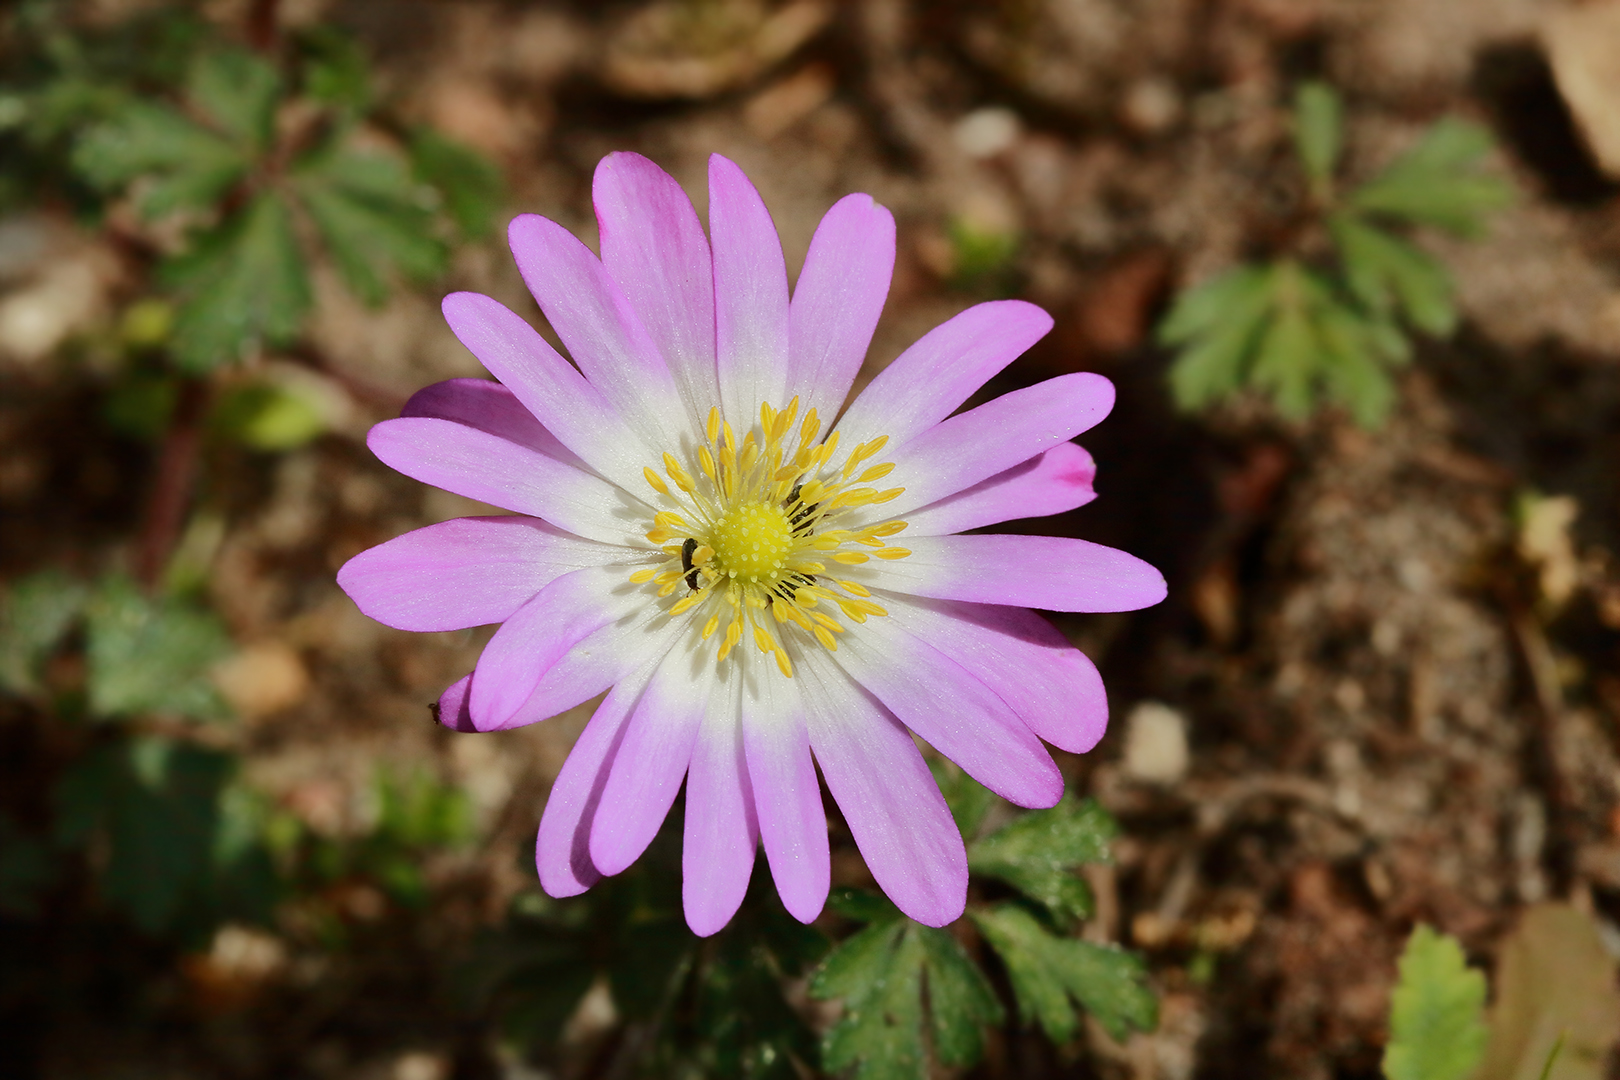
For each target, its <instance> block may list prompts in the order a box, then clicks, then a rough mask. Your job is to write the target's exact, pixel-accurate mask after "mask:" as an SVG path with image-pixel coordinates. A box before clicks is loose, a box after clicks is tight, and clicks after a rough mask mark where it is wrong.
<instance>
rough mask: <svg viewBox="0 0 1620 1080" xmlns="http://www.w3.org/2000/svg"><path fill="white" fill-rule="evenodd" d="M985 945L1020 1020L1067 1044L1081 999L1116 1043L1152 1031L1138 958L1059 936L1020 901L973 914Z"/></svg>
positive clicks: (1150, 1003)
mask: <svg viewBox="0 0 1620 1080" xmlns="http://www.w3.org/2000/svg"><path fill="white" fill-rule="evenodd" d="M973 921H974V923H975V924H976V925H977V926H978V928H979V930H980V932H981V933H983V934H984V937H985V940H986V941H988V942H989V943H990V946H991V947H992V948H994V949H995V950H996V952H997V953H998V954H999V955H1000V956H1001V959H1002V961H1003V962H1004V963H1005V964H1006V965H1007V974H1008V975H1009V976H1010V977H1011V979H1012V984H1013V992H1014V994H1016V995H1017V998H1018V1012H1019V1015H1020V1016H1021V1017H1022V1018H1023V1019H1024V1021H1025V1022H1026V1023H1027V1022H1032V1021H1033V1022H1038V1023H1039V1024H1040V1025H1041V1029H1042V1030H1043V1031H1045V1032H1046V1035H1047V1037H1048V1038H1050V1039H1051V1040H1052V1041H1053V1042H1056V1043H1065V1042H1068V1041H1069V1040H1070V1039H1072V1038H1074V1037H1075V1035H1076V1034H1078V1032H1079V1024H1080V1017H1079V1014H1078V1013H1077V1012H1076V1010H1075V1008H1074V1002H1079V1003H1080V1004H1081V1005H1082V1006H1084V1007H1085V1009H1086V1010H1087V1011H1088V1012H1090V1013H1091V1014H1092V1015H1093V1016H1095V1017H1096V1018H1097V1020H1098V1021H1099V1022H1100V1023H1101V1024H1102V1025H1103V1027H1104V1028H1106V1029H1107V1031H1108V1033H1109V1034H1110V1035H1112V1036H1114V1038H1116V1039H1124V1038H1125V1037H1126V1035H1128V1034H1129V1033H1130V1031H1131V1029H1132V1028H1135V1029H1136V1030H1139V1031H1151V1030H1152V1029H1153V1028H1154V1027H1155V1026H1156V1025H1157V1024H1158V1022H1159V1005H1158V1000H1157V999H1156V998H1155V997H1154V996H1153V991H1152V990H1151V989H1149V988H1148V986H1147V983H1146V974H1147V968H1146V965H1144V964H1143V963H1142V961H1141V959H1140V958H1138V957H1135V956H1132V955H1131V954H1130V953H1127V952H1124V951H1123V950H1120V949H1117V948H1114V947H1113V946H1108V945H1093V944H1092V943H1090V942H1088V941H1080V940H1078V939H1076V938H1068V937H1059V936H1057V935H1055V934H1053V933H1052V932H1051V931H1049V930H1048V929H1047V928H1046V927H1044V926H1042V925H1041V923H1040V922H1039V920H1037V919H1036V918H1035V917H1034V916H1033V915H1031V914H1030V913H1029V911H1028V910H1026V909H1025V908H1023V907H1021V906H1020V905H1018V904H1001V905H998V906H996V907H993V908H985V909H981V910H977V911H974V912H973Z"/></svg>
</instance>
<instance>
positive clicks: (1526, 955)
mask: <svg viewBox="0 0 1620 1080" xmlns="http://www.w3.org/2000/svg"><path fill="white" fill-rule="evenodd" d="M1560 1038H1562V1039H1563V1043H1564V1045H1563V1049H1562V1051H1560V1053H1559V1054H1558V1058H1557V1060H1555V1061H1554V1062H1553V1063H1552V1067H1551V1069H1550V1071H1548V1072H1547V1076H1548V1078H1549V1080H1602V1078H1603V1077H1606V1076H1608V1075H1609V1074H1608V1071H1607V1069H1606V1068H1605V1062H1606V1061H1607V1060H1608V1058H1609V1055H1610V1053H1611V1051H1612V1050H1613V1048H1614V1046H1615V1043H1616V1040H1617V1039H1620V991H1617V990H1616V989H1615V959H1614V956H1613V954H1612V953H1610V952H1609V951H1608V949H1607V948H1606V947H1605V945H1604V942H1603V939H1602V936H1601V935H1600V934H1599V933H1598V928H1597V926H1596V925H1594V923H1593V921H1592V917H1591V916H1590V915H1587V914H1585V913H1583V912H1581V911H1578V910H1576V909H1575V908H1573V907H1571V906H1569V905H1568V904H1537V905H1534V906H1532V907H1531V908H1529V909H1528V910H1527V911H1525V913H1524V915H1523V917H1522V918H1521V919H1520V921H1519V925H1518V927H1516V928H1515V929H1514V931H1513V933H1511V934H1510V935H1508V938H1507V940H1506V941H1504V942H1503V943H1502V949H1501V953H1500V956H1499V959H1498V961H1497V965H1496V1003H1495V1005H1494V1006H1493V1007H1492V1009H1491V1013H1490V1038H1489V1040H1488V1042H1487V1043H1486V1049H1485V1056H1484V1061H1483V1062H1482V1063H1481V1065H1480V1067H1479V1071H1478V1072H1477V1073H1475V1074H1474V1075H1473V1077H1471V1078H1470V1080H1536V1078H1537V1077H1538V1076H1540V1075H1541V1073H1542V1071H1543V1070H1544V1069H1545V1068H1546V1065H1547V1058H1548V1055H1549V1054H1550V1053H1551V1052H1552V1049H1553V1047H1554V1046H1555V1045H1556V1044H1557V1042H1558V1041H1559V1040H1560Z"/></svg>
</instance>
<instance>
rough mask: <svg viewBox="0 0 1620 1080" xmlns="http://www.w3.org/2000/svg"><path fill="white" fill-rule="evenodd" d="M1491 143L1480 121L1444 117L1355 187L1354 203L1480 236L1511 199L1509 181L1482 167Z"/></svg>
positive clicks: (1419, 222)
mask: <svg viewBox="0 0 1620 1080" xmlns="http://www.w3.org/2000/svg"><path fill="white" fill-rule="evenodd" d="M1491 145H1492V144H1491V137H1490V135H1489V133H1487V132H1486V130H1485V129H1484V128H1482V127H1480V126H1479V125H1477V124H1470V123H1467V122H1465V121H1461V120H1456V119H1452V118H1447V119H1444V120H1441V121H1440V122H1439V123H1437V124H1435V125H1434V126H1433V127H1432V128H1430V129H1429V130H1428V131H1427V132H1426V133H1425V134H1424V136H1423V138H1422V139H1420V140H1419V141H1418V143H1417V145H1416V146H1414V147H1412V149H1410V150H1408V151H1407V152H1406V153H1405V154H1403V155H1402V156H1401V157H1399V158H1397V159H1396V160H1395V161H1394V163H1393V164H1391V165H1390V166H1389V167H1388V168H1387V169H1385V170H1384V171H1383V172H1382V173H1380V174H1379V175H1378V176H1376V177H1374V178H1373V179H1372V180H1370V181H1368V182H1367V183H1366V184H1364V185H1362V186H1361V187H1360V188H1358V189H1356V191H1355V192H1354V193H1353V194H1352V195H1351V197H1350V203H1351V205H1352V206H1354V207H1356V208H1357V209H1360V210H1365V211H1368V212H1370V213H1377V214H1386V215H1388V216H1390V217H1393V218H1398V219H1400V220H1402V221H1407V222H1410V223H1412V224H1416V225H1432V226H1434V227H1435V228H1438V229H1444V230H1446V231H1447V232H1451V233H1455V234H1457V235H1458V236H1477V235H1478V234H1479V233H1480V232H1482V231H1483V230H1484V227H1485V218H1486V216H1487V215H1488V214H1489V213H1490V212H1491V211H1493V210H1498V209H1500V208H1501V207H1503V206H1506V205H1507V204H1508V203H1509V202H1511V201H1512V199H1513V189H1512V187H1511V186H1510V185H1509V184H1508V183H1507V182H1506V181H1504V180H1502V179H1501V178H1499V177H1496V176H1491V175H1488V174H1485V173H1482V172H1480V171H1479V169H1478V166H1479V165H1480V163H1481V161H1482V159H1483V158H1484V156H1485V155H1486V154H1487V153H1488V152H1489V151H1490V149H1491Z"/></svg>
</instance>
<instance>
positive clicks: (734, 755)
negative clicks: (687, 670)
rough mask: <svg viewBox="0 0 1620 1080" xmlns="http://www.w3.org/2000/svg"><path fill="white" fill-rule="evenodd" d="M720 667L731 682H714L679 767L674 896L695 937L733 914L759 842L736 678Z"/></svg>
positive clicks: (731, 670) (706, 933) (731, 669)
mask: <svg viewBox="0 0 1620 1080" xmlns="http://www.w3.org/2000/svg"><path fill="white" fill-rule="evenodd" d="M710 662H711V663H712V660H711V661H710ZM726 674H727V675H728V676H731V678H729V679H728V680H727V681H728V682H729V683H731V684H732V685H730V686H723V687H720V688H719V689H718V692H717V693H716V695H715V698H714V699H713V700H711V701H710V703H709V709H708V712H707V714H706V715H705V716H704V717H703V723H702V727H701V728H700V729H699V731H698V738H697V743H696V745H695V746H693V748H692V766H691V769H690V771H689V772H688V773H687V774H686V822H685V836H684V839H683V840H682V844H681V900H682V904H683V906H684V907H685V909H686V925H688V926H690V927H691V928H692V933H694V934H696V935H697V936H698V937H708V936H709V935H710V934H713V933H715V932H716V931H718V930H721V929H723V928H724V927H725V925H726V923H728V922H730V921H731V917H732V916H733V915H735V914H737V909H738V908H739V907H741V906H742V902H743V895H744V894H745V893H747V892H748V879H749V878H750V877H751V876H752V875H753V871H754V849H755V847H757V846H758V844H759V822H758V820H757V819H756V818H755V816H754V790H753V788H752V787H751V786H750V784H749V780H748V766H747V764H746V762H745V761H744V759H743V733H742V724H741V723H740V722H739V721H738V718H737V701H736V694H737V684H738V683H740V681H741V680H740V679H738V678H736V677H735V676H736V675H737V667H736V665H731V666H730V667H729V668H728V669H727V671H726ZM766 674H771V673H770V672H767V673H766ZM771 797H772V798H774V797H775V793H774V792H772V793H771Z"/></svg>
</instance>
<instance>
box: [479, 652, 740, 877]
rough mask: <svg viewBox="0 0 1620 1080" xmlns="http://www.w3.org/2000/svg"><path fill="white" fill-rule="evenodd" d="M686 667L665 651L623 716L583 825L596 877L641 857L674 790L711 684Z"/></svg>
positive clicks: (708, 675)
mask: <svg viewBox="0 0 1620 1080" xmlns="http://www.w3.org/2000/svg"><path fill="white" fill-rule="evenodd" d="M704 659H705V660H706V661H707V663H709V664H712V663H713V662H714V661H713V660H712V659H711V658H708V657H705V658H704ZM692 666H693V657H692V655H691V651H690V650H689V649H680V648H676V649H672V650H670V652H669V654H668V655H667V656H665V657H664V660H663V663H661V664H660V665H659V666H658V670H657V671H656V672H654V673H653V677H652V682H650V683H648V684H647V690H646V693H644V694H642V695H641V701H640V702H638V703H637V704H636V711H635V713H634V714H633V715H632V716H631V717H630V726H629V727H628V728H626V729H625V733H624V745H623V746H622V747H621V748H620V751H619V755H618V757H617V758H615V759H614V761H613V771H612V774H611V775H610V776H609V777H608V782H607V787H606V788H604V789H603V791H602V805H601V808H600V809H598V810H597V813H596V821H595V823H594V824H592V826H591V862H592V863H594V864H595V866H596V868H597V869H598V870H600V871H601V872H602V873H604V874H607V875H609V876H611V875H613V874H617V873H620V872H621V871H623V870H625V869H626V868H628V867H629V866H630V864H631V863H633V862H635V861H636V860H637V859H638V858H640V857H641V853H642V852H643V851H645V850H647V845H648V844H650V843H652V838H653V836H654V835H656V834H657V832H658V826H660V825H661V824H663V821H664V818H665V817H666V816H667V815H668V814H669V808H670V806H671V805H673V804H674V802H675V795H676V794H677V793H678V792H679V791H680V790H681V778H682V777H684V776H685V775H686V768H687V766H688V765H689V764H691V761H692V747H693V744H694V743H696V742H697V736H698V729H699V727H700V725H701V724H702V721H703V714H704V711H705V708H706V707H707V706H708V704H709V690H710V684H711V683H712V681H713V671H712V669H711V668H708V667H704V668H701V669H700V670H699V672H698V673H697V674H696V675H694V673H693V671H692ZM474 685H475V686H476V684H474Z"/></svg>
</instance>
